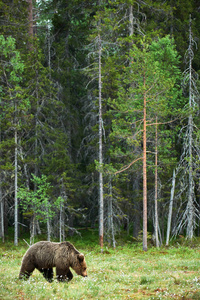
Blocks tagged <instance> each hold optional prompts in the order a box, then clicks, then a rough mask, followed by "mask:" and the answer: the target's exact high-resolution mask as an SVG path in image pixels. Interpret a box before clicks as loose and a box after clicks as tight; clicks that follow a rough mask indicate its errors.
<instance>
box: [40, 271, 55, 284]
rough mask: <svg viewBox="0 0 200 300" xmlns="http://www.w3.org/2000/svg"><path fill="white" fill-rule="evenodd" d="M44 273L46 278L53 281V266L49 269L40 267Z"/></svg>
mask: <svg viewBox="0 0 200 300" xmlns="http://www.w3.org/2000/svg"><path fill="white" fill-rule="evenodd" d="M38 270H39V271H40V272H41V273H42V275H43V276H44V278H45V279H46V280H47V281H49V282H52V281H53V268H48V269H38Z"/></svg>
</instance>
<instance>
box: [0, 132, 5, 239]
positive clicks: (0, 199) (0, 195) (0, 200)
mask: <svg viewBox="0 0 200 300" xmlns="http://www.w3.org/2000/svg"><path fill="white" fill-rule="evenodd" d="M0 142H1V128H0ZM1 154H2V153H0V155H1ZM2 183H3V182H2V174H1V170H0V204H1V205H0V212H1V232H0V237H1V239H2V242H3V243H4V242H5V232H4V200H3V193H2Z"/></svg>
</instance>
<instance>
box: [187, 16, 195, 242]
mask: <svg viewBox="0 0 200 300" xmlns="http://www.w3.org/2000/svg"><path fill="white" fill-rule="evenodd" d="M191 47H192V32H191V16H190V29H189V49H191ZM189 56H190V57H189V107H190V108H192V57H191V55H190V53H189ZM192 123H193V119H192V114H190V116H189V120H188V126H189V190H188V223H187V230H186V235H187V237H188V238H189V239H192V237H193V222H194V209H193V167H192V135H193V124H192Z"/></svg>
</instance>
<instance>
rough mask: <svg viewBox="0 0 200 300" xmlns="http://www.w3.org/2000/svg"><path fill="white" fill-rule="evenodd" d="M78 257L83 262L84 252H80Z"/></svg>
mask: <svg viewBox="0 0 200 300" xmlns="http://www.w3.org/2000/svg"><path fill="white" fill-rule="evenodd" d="M78 259H79V261H80V262H82V261H83V260H84V255H83V254H82V253H80V254H78Z"/></svg>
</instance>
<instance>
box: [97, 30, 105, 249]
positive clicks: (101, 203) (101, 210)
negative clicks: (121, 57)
mask: <svg viewBox="0 0 200 300" xmlns="http://www.w3.org/2000/svg"><path fill="white" fill-rule="evenodd" d="M98 40H99V167H100V171H99V239H100V247H101V252H103V233H104V224H103V223H104V200H103V173H102V169H101V168H102V164H103V154H102V152H103V149H102V122H103V120H102V99H101V90H102V81H101V55H102V48H101V36H100V34H99V36H98Z"/></svg>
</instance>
